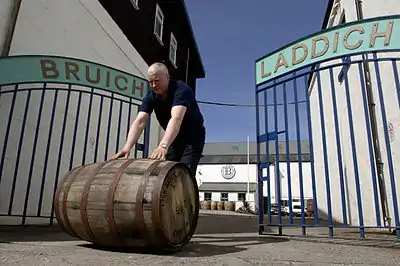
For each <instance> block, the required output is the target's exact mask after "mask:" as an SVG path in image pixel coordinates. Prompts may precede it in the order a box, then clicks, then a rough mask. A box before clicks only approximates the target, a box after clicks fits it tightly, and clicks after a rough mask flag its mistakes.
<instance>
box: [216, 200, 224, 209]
mask: <svg viewBox="0 0 400 266" xmlns="http://www.w3.org/2000/svg"><path fill="white" fill-rule="evenodd" d="M217 210H219V211H223V210H224V202H223V201H218V202H217Z"/></svg>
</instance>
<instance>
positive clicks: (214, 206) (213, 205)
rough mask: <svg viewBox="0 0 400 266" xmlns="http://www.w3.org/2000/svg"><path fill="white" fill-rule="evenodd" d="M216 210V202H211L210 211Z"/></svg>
mask: <svg viewBox="0 0 400 266" xmlns="http://www.w3.org/2000/svg"><path fill="white" fill-rule="evenodd" d="M216 209H217V202H216V201H211V206H210V210H216Z"/></svg>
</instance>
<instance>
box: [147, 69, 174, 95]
mask: <svg viewBox="0 0 400 266" xmlns="http://www.w3.org/2000/svg"><path fill="white" fill-rule="evenodd" d="M147 75H148V80H149V84H150V87H151V89H152V90H153V91H154V92H155V93H157V94H159V95H165V94H166V93H167V90H168V84H169V79H170V78H169V72H168V68H167V67H166V66H165V65H164V64H163V63H154V64H152V65H151V66H150V67H149V69H148V71H147Z"/></svg>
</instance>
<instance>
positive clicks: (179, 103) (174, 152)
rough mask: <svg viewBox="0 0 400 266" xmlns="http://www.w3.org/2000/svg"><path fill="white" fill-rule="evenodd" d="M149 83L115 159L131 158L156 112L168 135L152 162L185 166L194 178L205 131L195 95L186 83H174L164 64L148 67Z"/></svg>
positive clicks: (162, 141)
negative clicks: (123, 143)
mask: <svg viewBox="0 0 400 266" xmlns="http://www.w3.org/2000/svg"><path fill="white" fill-rule="evenodd" d="M148 80H149V84H150V87H151V90H149V93H148V94H147V95H146V96H145V97H144V99H143V101H142V104H141V106H140V108H139V113H138V115H137V117H136V119H135V121H133V123H132V126H131V128H130V129H129V133H128V137H127V140H126V144H125V146H124V147H123V148H122V150H121V151H119V152H118V153H117V154H115V155H114V156H113V157H112V159H118V158H121V157H125V158H127V157H128V156H129V153H130V151H131V149H132V146H133V145H134V144H135V143H136V142H137V140H138V139H139V136H140V134H141V133H142V132H143V129H144V128H145V126H146V123H147V120H148V119H149V117H150V115H151V113H152V112H153V110H154V112H155V114H156V117H157V120H158V122H159V123H160V126H161V127H162V128H163V129H164V130H165V134H164V137H163V138H162V140H161V142H160V143H159V145H158V147H157V148H156V149H155V150H154V151H153V152H152V153H151V155H150V156H149V158H150V159H155V160H168V161H178V162H182V163H184V164H186V165H187V166H188V167H189V169H190V171H191V173H192V174H193V175H194V176H195V175H196V169H197V166H198V164H199V161H200V158H201V154H202V152H203V148H204V142H205V135H206V131H205V128H204V126H203V123H204V119H203V115H202V114H201V112H200V109H199V106H198V104H197V102H196V99H195V96H194V93H193V91H192V89H191V88H190V87H189V86H188V85H187V84H185V83H184V82H182V81H175V80H171V79H170V76H169V72H168V69H167V67H166V66H165V65H164V64H162V63H155V64H153V65H151V66H150V67H149V69H148Z"/></svg>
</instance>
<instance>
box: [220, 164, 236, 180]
mask: <svg viewBox="0 0 400 266" xmlns="http://www.w3.org/2000/svg"><path fill="white" fill-rule="evenodd" d="M235 174H236V169H235V167H234V166H233V165H231V164H228V165H224V166H222V167H221V175H222V177H223V178H225V179H232V178H233V177H234V176H235Z"/></svg>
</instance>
